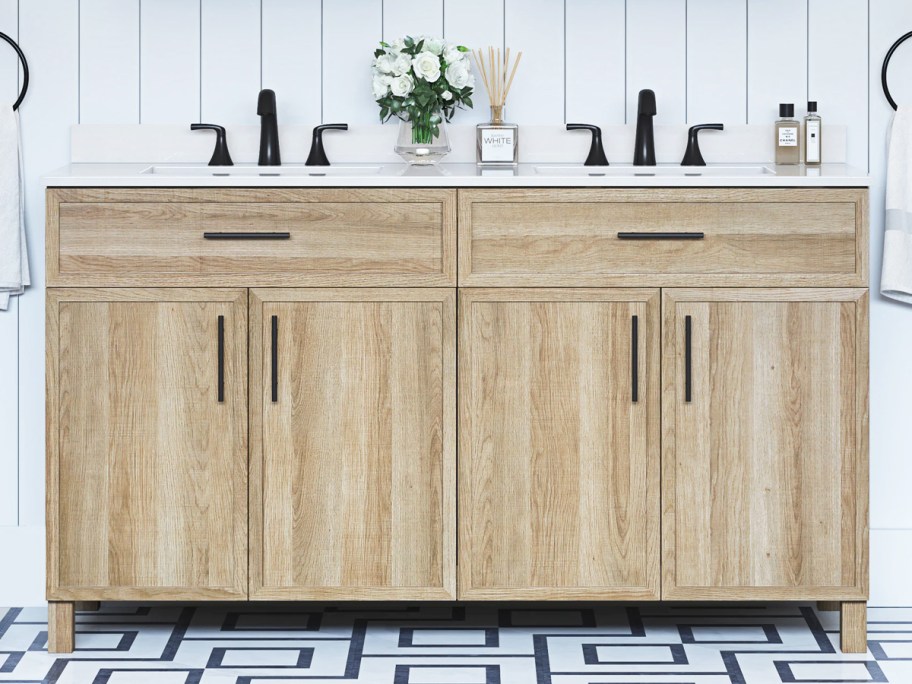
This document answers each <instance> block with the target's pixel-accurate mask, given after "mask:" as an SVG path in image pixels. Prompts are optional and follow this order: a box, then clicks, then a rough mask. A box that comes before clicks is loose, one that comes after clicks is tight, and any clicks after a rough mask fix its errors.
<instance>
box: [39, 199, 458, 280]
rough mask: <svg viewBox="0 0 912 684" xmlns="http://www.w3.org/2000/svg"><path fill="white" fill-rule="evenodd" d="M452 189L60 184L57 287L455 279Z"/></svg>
mask: <svg viewBox="0 0 912 684" xmlns="http://www.w3.org/2000/svg"><path fill="white" fill-rule="evenodd" d="M455 206H456V193H455V191H454V190H395V189H388V188H384V189H380V190H338V189H328V190H300V189H295V190H275V189H272V190H258V189H257V190H254V189H232V190H230V191H222V190H213V189H209V190H206V189H163V190H157V189H78V190H75V189H73V190H63V189H57V190H55V189H52V190H50V191H49V192H48V245H47V256H48V264H47V274H48V284H49V285H77V286H79V285H91V286H106V285H122V286H129V285H211V286H222V287H224V286H257V285H405V284H411V285H425V286H427V285H436V286H445V285H450V286H452V285H455V280H456V275H455V272H456V263H455V251H456V250H455V246H456V244H455V243H456V208H455Z"/></svg>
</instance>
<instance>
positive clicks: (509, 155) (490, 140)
mask: <svg viewBox="0 0 912 684" xmlns="http://www.w3.org/2000/svg"><path fill="white" fill-rule="evenodd" d="M513 145H514V142H513V131H512V129H509V128H507V129H503V128H482V129H481V161H483V162H512V161H513V158H514V157H513Z"/></svg>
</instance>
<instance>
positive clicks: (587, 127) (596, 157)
mask: <svg viewBox="0 0 912 684" xmlns="http://www.w3.org/2000/svg"><path fill="white" fill-rule="evenodd" d="M567 130H568V131H589V132H591V133H592V145H591V146H590V147H589V156H588V157H586V161H585V162H583V165H584V166H608V158H607V157H606V156H605V148H604V147H603V146H602V129H601V128H599V127H598V126H593V125H592V124H584V123H568V124H567Z"/></svg>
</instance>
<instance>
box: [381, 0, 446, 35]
mask: <svg viewBox="0 0 912 684" xmlns="http://www.w3.org/2000/svg"><path fill="white" fill-rule="evenodd" d="M406 35H411V36H417V35H427V36H435V37H440V36H442V35H443V0H383V40H385V41H387V42H390V41H392V40H395V39H396V38H401V37H402V36H406Z"/></svg>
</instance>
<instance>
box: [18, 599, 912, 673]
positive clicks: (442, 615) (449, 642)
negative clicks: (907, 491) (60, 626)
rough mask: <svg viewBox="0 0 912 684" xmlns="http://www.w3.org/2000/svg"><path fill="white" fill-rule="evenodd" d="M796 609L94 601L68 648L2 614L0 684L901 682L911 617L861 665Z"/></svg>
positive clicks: (21, 616) (882, 615)
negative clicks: (59, 651) (59, 649)
mask: <svg viewBox="0 0 912 684" xmlns="http://www.w3.org/2000/svg"><path fill="white" fill-rule="evenodd" d="M838 620H839V617H838V614H837V613H818V612H817V611H816V610H815V608H814V607H813V606H811V605H804V604H794V603H790V604H739V605H736V604H719V605H706V604H703V605H702V606H699V607H696V606H690V605H683V604H640V605H635V606H623V605H617V604H599V605H586V606H569V605H563V604H562V605H558V606H555V605H553V604H550V605H529V604H511V605H500V606H496V605H487V604H467V605H462V604H459V605H451V604H422V605H408V604H395V605H377V604H360V605H350V604H348V605H335V606H326V605H313V604H303V605H300V604H294V605H290V604H233V605H229V604H203V605H172V604H152V605H136V604H103V605H102V610H101V611H99V612H97V613H77V618H76V622H77V626H76V631H77V637H76V652H75V653H73V654H72V655H67V656H52V655H48V653H47V624H46V621H47V611H46V610H45V609H43V608H7V609H4V608H0V683H6V682H17V683H19V684H25V683H26V682H27V683H29V684H34V683H38V682H44V683H47V684H228V683H230V684H291V683H295V682H297V683H300V684H304V683H307V684H330V683H332V684H345V683H346V682H370V684H444V683H446V684H786V683H794V684H823V683H827V684H833V683H837V682H839V683H841V682H890V683H892V684H912V608H877V607H872V608H869V611H868V620H869V623H868V628H869V631H868V635H869V636H868V640H869V641H868V645H869V652H868V653H867V654H853V655H843V654H842V653H840V652H839V650H838V643H839V632H838V627H839V625H838Z"/></svg>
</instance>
